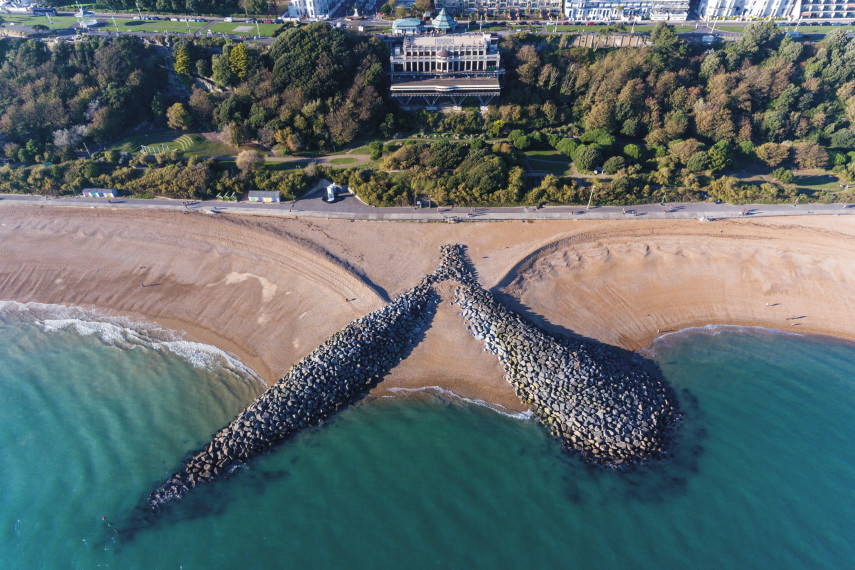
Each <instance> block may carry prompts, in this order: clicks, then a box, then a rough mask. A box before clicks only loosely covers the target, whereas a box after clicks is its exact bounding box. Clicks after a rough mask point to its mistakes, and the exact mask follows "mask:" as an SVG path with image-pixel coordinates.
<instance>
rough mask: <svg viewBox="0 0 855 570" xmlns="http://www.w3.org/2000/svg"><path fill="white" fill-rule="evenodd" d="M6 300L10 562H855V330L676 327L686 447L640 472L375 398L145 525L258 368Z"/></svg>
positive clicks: (0, 387)
mask: <svg viewBox="0 0 855 570" xmlns="http://www.w3.org/2000/svg"><path fill="white" fill-rule="evenodd" d="M3 307H4V308H0V363H2V364H0V451H2V455H0V566H2V567H4V568H54V567H71V568H93V567H107V568H181V567H183V568H233V567H245V568H342V567H344V568H433V567H436V568H448V567H452V568H471V567H489V568H511V567H526V568H572V567H578V568H624V567H631V568H686V567H691V568H722V567H727V568H803V567H812V568H817V567H826V568H841V567H848V566H850V565H851V562H852V560H855V544H853V541H852V540H851V538H852V537H853V536H855V443H853V440H855V426H853V422H852V421H851V417H852V409H853V404H855V347H853V346H851V345H847V344H840V343H831V342H827V341H822V340H819V339H811V338H805V337H797V336H792V335H784V334H772V333H766V332H760V331H744V330H738V329H717V330H700V331H688V332H684V333H681V334H679V335H670V336H668V337H665V338H664V339H662V340H660V341H659V342H658V343H657V344H656V345H655V347H654V350H655V358H656V360H657V361H658V362H659V363H660V365H661V366H662V369H663V371H664V373H665V375H666V377H667V379H668V380H669V381H670V382H671V383H672V385H673V386H674V387H675V388H676V389H677V390H678V391H679V392H680V393H681V394H682V400H681V401H682V402H683V404H684V408H685V413H686V420H685V423H684V425H683V429H682V439H681V441H680V444H679V446H678V448H677V452H676V454H675V457H674V458H672V459H670V460H667V461H664V462H661V463H657V464H654V465H649V466H645V467H643V468H640V469H637V470H635V471H633V472H631V473H620V472H612V471H606V470H603V469H600V468H590V467H587V466H585V465H582V464H580V463H579V462H578V461H576V460H574V459H571V458H567V457H566V456H563V455H562V454H561V453H560V452H559V451H558V449H557V446H556V445H555V444H554V442H552V441H550V440H549V439H548V438H547V437H546V436H545V434H544V431H543V430H542V429H540V428H539V427H538V426H537V425H535V424H534V423H532V422H531V421H524V420H520V419H514V418H509V417H505V416H502V415H500V414H498V413H495V412H493V411H490V410H488V409H485V408H483V407H479V406H475V405H471V404H466V403H463V402H459V401H455V400H454V399H448V398H446V397H434V396H426V397H424V398H420V399H417V400H407V401H402V400H399V399H376V400H372V401H366V402H364V403H362V404H360V405H359V406H357V407H355V408H352V409H350V410H348V411H347V412H345V413H343V414H341V415H340V416H339V417H338V418H337V419H336V420H335V421H334V422H332V423H331V424H329V425H327V426H324V427H323V428H320V429H316V430H311V431H309V432H305V433H303V434H301V435H300V436H298V437H297V438H296V439H295V440H294V441H292V442H290V443H288V444H286V445H284V446H281V447H279V448H277V450H276V451H275V452H274V453H271V454H269V455H266V456H263V457H261V458H258V460H257V461H255V462H253V463H252V464H251V465H250V466H249V467H248V468H247V469H245V470H243V471H242V472H239V473H236V474H235V475H234V476H232V477H231V478H229V479H228V480H225V481H221V482H218V483H215V484H212V485H209V486H207V487H203V488H200V489H198V490H197V491H196V492H194V493H192V494H191V495H190V496H189V497H188V499H187V500H185V501H184V502H183V503H181V504H179V505H177V506H176V508H174V509H171V510H170V511H169V512H168V513H165V516H161V517H159V518H158V519H156V520H147V519H145V518H144V517H142V516H140V514H139V512H138V511H136V510H135V509H136V507H137V505H138V504H139V503H140V501H142V500H143V499H144V497H145V496H146V495H147V494H148V493H149V492H150V491H151V489H152V488H153V487H154V486H155V485H156V484H157V483H159V482H160V481H162V480H163V479H164V478H165V477H166V476H168V475H169V474H170V473H171V471H172V470H174V469H175V468H176V467H177V466H178V465H179V464H180V461H181V459H182V457H183V456H184V455H185V454H186V453H188V452H190V451H192V450H194V449H196V448H197V447H199V446H200V445H202V444H204V443H205V442H207V440H208V438H209V437H210V435H211V434H212V433H213V432H214V431H215V430H217V429H218V428H219V427H221V426H222V425H223V424H225V423H226V422H227V421H228V420H229V419H231V417H232V416H233V415H234V414H236V413H237V412H238V411H239V410H241V409H242V408H243V407H244V406H245V405H246V404H247V403H248V402H250V401H251V400H252V398H253V397H254V395H255V394H256V393H257V392H258V391H259V385H258V383H257V381H256V380H254V379H253V378H252V377H251V376H250V375H249V374H248V373H247V372H245V371H241V368H240V365H239V364H238V363H234V362H231V363H229V362H228V361H227V360H226V359H224V358H223V357H222V356H221V355H218V354H217V353H216V351H210V350H209V351H207V352H206V351H204V350H202V349H203V348H204V347H200V346H197V345H190V344H187V343H180V342H174V341H171V340H169V339H164V338H163V336H162V335H161V334H156V333H154V332H152V331H144V332H134V331H132V330H129V329H126V328H123V327H122V326H119V325H121V324H122V323H119V324H114V323H111V322H104V320H103V319H98V318H96V317H94V316H92V315H85V314H80V313H74V312H70V313H63V312H60V313H56V311H52V310H47V309H45V308H29V309H28V308H23V307H21V306H19V305H9V304H6V305H5V306H3ZM93 321H94V322H93ZM102 516H107V517H108V523H109V524H108V523H105V522H104V521H102V519H101V517H102Z"/></svg>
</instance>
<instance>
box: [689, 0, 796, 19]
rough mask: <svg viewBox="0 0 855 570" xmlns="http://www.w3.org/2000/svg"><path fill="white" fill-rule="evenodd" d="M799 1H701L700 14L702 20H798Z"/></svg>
mask: <svg viewBox="0 0 855 570" xmlns="http://www.w3.org/2000/svg"><path fill="white" fill-rule="evenodd" d="M799 4H800V2H799V0H701V2H700V4H699V5H698V13H699V14H700V15H701V17H702V18H705V19H707V20H712V19H715V18H739V19H742V20H754V19H761V18H796V17H798V5H799Z"/></svg>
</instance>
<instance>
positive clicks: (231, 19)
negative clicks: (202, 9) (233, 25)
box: [223, 16, 234, 22]
mask: <svg viewBox="0 0 855 570" xmlns="http://www.w3.org/2000/svg"><path fill="white" fill-rule="evenodd" d="M223 21H224V22H234V19H233V18H232V17H231V16H230V17H228V18H223Z"/></svg>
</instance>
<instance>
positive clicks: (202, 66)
mask: <svg viewBox="0 0 855 570" xmlns="http://www.w3.org/2000/svg"><path fill="white" fill-rule="evenodd" d="M212 71H213V70H212V69H211V62H210V61H208V60H207V59H204V58H203V59H197V60H196V74H197V75H199V76H200V77H210V76H211V73H212Z"/></svg>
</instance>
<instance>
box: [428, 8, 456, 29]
mask: <svg viewBox="0 0 855 570" xmlns="http://www.w3.org/2000/svg"><path fill="white" fill-rule="evenodd" d="M432 23H433V28H434V29H435V30H450V29H452V28H454V27H455V26H456V25H457V22H455V21H454V18H452V17H450V16H449V15H448V14H446V13H445V8H443V9H442V10H440V11H439V14H437V16H436V18H434V19H433V22H432Z"/></svg>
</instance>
